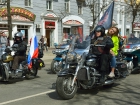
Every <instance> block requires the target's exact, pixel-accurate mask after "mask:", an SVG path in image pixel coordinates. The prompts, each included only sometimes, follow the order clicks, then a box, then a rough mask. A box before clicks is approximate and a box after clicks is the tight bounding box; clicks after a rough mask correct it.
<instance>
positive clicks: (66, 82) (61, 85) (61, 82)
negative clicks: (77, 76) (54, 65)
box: [56, 77, 77, 100]
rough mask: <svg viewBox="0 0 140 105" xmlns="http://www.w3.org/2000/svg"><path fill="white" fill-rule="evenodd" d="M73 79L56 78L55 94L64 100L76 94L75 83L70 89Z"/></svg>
mask: <svg viewBox="0 0 140 105" xmlns="http://www.w3.org/2000/svg"><path fill="white" fill-rule="evenodd" d="M72 80H73V77H57V80H56V92H57V93H58V95H59V96H60V97H61V98H62V99H65V100H68V99H72V98H73V97H74V96H75V94H76V92H77V82H75V83H74V86H73V87H72V86H71V84H72Z"/></svg>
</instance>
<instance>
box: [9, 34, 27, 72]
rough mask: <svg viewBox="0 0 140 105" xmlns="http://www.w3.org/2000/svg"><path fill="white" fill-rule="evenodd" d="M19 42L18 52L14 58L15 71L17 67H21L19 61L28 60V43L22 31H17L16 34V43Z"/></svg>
mask: <svg viewBox="0 0 140 105" xmlns="http://www.w3.org/2000/svg"><path fill="white" fill-rule="evenodd" d="M15 44H17V45H18V46H17V48H16V53H15V56H14V60H13V65H12V71H13V72H14V73H15V71H16V69H18V67H19V63H20V62H22V61H24V60H26V50H27V44H26V42H25V41H23V34H22V33H21V32H17V33H15V35H14V44H13V46H14V45H15Z"/></svg>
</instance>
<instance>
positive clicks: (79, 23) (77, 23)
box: [63, 20, 82, 25]
mask: <svg viewBox="0 0 140 105" xmlns="http://www.w3.org/2000/svg"><path fill="white" fill-rule="evenodd" d="M63 24H67V25H68V24H69V25H72V24H73V25H82V23H81V22H79V21H77V20H68V21H66V22H64V23H63Z"/></svg>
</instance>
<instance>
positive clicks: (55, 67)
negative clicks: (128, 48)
mask: <svg viewBox="0 0 140 105" xmlns="http://www.w3.org/2000/svg"><path fill="white" fill-rule="evenodd" d="M68 49H69V43H63V44H61V45H59V46H58V45H57V46H56V49H55V51H52V53H53V54H56V57H55V58H54V59H53V60H52V62H51V71H52V73H54V74H57V73H58V72H59V71H61V70H62V69H63V68H64V65H65V58H66V54H67V52H68Z"/></svg>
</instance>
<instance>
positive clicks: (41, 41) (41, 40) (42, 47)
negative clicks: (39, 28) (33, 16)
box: [40, 35, 44, 50]
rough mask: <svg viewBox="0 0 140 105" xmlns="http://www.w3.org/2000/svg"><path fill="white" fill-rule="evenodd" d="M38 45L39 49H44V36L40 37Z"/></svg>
mask: <svg viewBox="0 0 140 105" xmlns="http://www.w3.org/2000/svg"><path fill="white" fill-rule="evenodd" d="M40 46H41V49H43V50H44V37H43V35H42V37H41V38H40Z"/></svg>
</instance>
